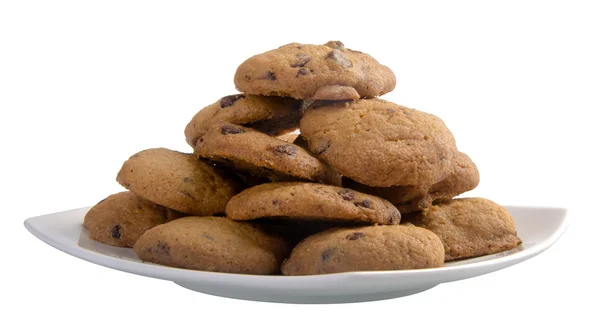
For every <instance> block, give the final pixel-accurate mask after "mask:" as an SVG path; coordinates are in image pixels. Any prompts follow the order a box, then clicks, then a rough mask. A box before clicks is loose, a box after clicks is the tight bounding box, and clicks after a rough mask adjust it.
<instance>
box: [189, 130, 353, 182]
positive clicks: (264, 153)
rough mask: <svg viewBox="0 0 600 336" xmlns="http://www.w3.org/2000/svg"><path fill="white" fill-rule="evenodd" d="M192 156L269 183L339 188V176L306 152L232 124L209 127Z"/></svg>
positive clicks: (279, 140)
mask: <svg viewBox="0 0 600 336" xmlns="http://www.w3.org/2000/svg"><path fill="white" fill-rule="evenodd" d="M194 154H195V155H196V156H197V157H199V158H203V159H206V160H210V161H213V162H215V163H217V164H219V165H224V166H229V167H233V168H234V169H235V170H236V171H238V172H245V173H246V175H250V176H254V177H262V178H264V179H265V180H268V181H315V182H320V183H326V184H335V185H341V177H340V175H339V174H338V173H337V172H336V171H334V170H333V169H331V168H330V167H329V166H327V165H326V164H324V163H323V162H321V161H319V160H318V159H317V158H315V157H314V156H313V155H312V154H311V153H310V152H308V151H306V150H305V149H303V148H301V147H298V146H296V145H294V144H291V143H289V142H286V141H284V140H281V139H277V138H274V137H271V136H268V135H266V134H264V133H261V132H259V131H256V130H254V129H252V128H247V127H243V126H238V125H234V124H227V123H221V124H217V125H214V126H213V127H211V128H210V129H209V130H208V132H207V133H206V134H204V135H203V136H202V137H200V138H199V139H198V142H197V143H196V148H195V150H194Z"/></svg>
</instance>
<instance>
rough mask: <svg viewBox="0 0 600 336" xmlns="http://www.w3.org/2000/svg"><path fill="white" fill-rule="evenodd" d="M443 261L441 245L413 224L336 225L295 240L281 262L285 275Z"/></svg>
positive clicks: (387, 268) (421, 265)
mask: <svg viewBox="0 0 600 336" xmlns="http://www.w3.org/2000/svg"><path fill="white" fill-rule="evenodd" d="M443 263H444V245H442V242H441V241H440V239H439V238H438V237H437V236H436V235H435V234H433V233H432V232H431V231H428V230H425V229H422V228H419V227H416V226H414V225H412V224H403V225H377V226H369V227H358V228H338V229H331V230H327V231H323V232H320V233H317V234H315V235H313V236H310V237H308V238H306V239H304V240H303V241H302V242H301V243H300V244H298V245H297V246H296V247H295V248H294V250H293V251H292V254H291V255H290V257H289V259H287V260H285V261H284V263H283V265H282V266H281V272H282V273H283V274H284V275H312V274H328V273H341V272H359V271H391V270H406V269H420V268H432V267H439V266H442V265H443Z"/></svg>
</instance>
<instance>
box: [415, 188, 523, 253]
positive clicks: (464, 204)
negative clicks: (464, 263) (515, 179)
mask: <svg viewBox="0 0 600 336" xmlns="http://www.w3.org/2000/svg"><path fill="white" fill-rule="evenodd" d="M414 223H415V224H417V225H418V226H421V227H423V228H426V229H428V230H431V231H432V232H433V233H435V234H436V235H438V236H439V237H440V239H441V240H442V242H443V243H444V248H445V251H446V260H447V261H448V260H454V259H462V258H471V257H478V256H482V255H486V254H492V253H497V252H502V251H507V250H510V249H513V248H515V247H517V246H518V245H520V244H521V239H519V237H518V236H517V231H516V229H515V223H514V222H513V219H512V217H511V216H510V214H509V213H508V211H506V209H504V208H503V207H502V206H500V205H498V204H496V203H495V202H492V201H490V200H487V199H484V198H458V199H453V200H450V201H447V202H442V203H440V204H438V205H433V206H432V207H430V208H426V209H424V210H423V212H421V213H420V214H418V215H417V216H416V217H415V219H414Z"/></svg>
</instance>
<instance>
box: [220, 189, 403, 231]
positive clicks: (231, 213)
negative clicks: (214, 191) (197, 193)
mask: <svg viewBox="0 0 600 336" xmlns="http://www.w3.org/2000/svg"><path fill="white" fill-rule="evenodd" d="M225 212H226V214H227V217H229V218H232V219H235V220H252V219H259V218H271V219H278V220H303V221H307V222H306V223H307V224H308V222H309V221H313V222H320V221H339V222H347V223H353V224H360V223H363V224H364V223H368V224H376V223H380V224H398V223H400V213H399V212H398V209H396V208H395V207H394V206H393V205H392V204H391V203H390V202H388V201H386V200H384V199H382V198H379V197H377V196H371V195H366V194H363V193H360V192H357V191H354V190H351V189H345V188H340V187H335V186H328V185H323V184H317V183H303V182H279V183H265V184H261V185H258V186H255V187H252V188H249V189H246V190H244V191H242V192H241V193H239V194H238V195H236V196H234V197H233V198H232V199H231V200H230V201H229V203H227V207H226V209H225Z"/></svg>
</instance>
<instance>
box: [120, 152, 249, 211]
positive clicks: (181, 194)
mask: <svg viewBox="0 0 600 336" xmlns="http://www.w3.org/2000/svg"><path fill="white" fill-rule="evenodd" d="M117 181H118V182H119V183H120V184H121V185H122V186H123V187H125V188H126V189H129V190H131V191H133V192H134V193H136V194H137V195H139V196H140V197H143V198H145V199H147V200H150V201H152V202H154V203H157V204H160V205H162V206H165V207H167V208H170V209H174V210H177V211H180V212H183V213H186V214H189V215H197V216H206V215H213V214H221V213H223V212H224V210H225V204H227V201H229V199H230V198H231V197H232V196H233V195H235V194H236V193H237V192H239V191H240V185H239V182H238V179H237V177H236V176H233V175H232V174H229V173H227V172H226V171H224V170H222V169H219V168H216V167H214V166H213V165H211V164H209V163H206V162H202V161H199V160H198V159H196V158H195V157H194V155H192V154H185V153H180V152H176V151H172V150H169V149H166V148H153V149H147V150H144V151H141V152H139V153H137V154H135V155H133V156H132V157H130V158H129V160H127V161H125V163H124V164H123V167H122V168H121V170H120V171H119V173H118V175H117Z"/></svg>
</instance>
